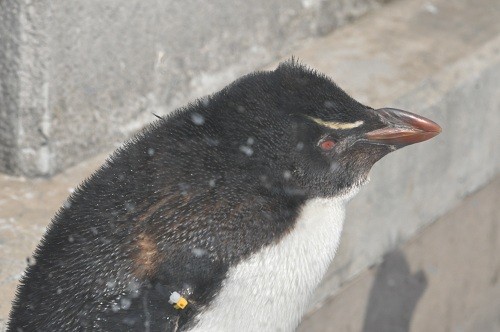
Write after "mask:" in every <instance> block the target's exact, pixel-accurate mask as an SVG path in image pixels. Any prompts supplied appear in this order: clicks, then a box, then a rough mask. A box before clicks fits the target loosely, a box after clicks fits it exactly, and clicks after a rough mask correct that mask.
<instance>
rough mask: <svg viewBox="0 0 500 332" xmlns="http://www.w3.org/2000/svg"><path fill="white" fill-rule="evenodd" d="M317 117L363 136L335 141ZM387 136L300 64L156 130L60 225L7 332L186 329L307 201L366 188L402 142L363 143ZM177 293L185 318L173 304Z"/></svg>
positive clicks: (67, 210) (120, 158)
mask: <svg viewBox="0 0 500 332" xmlns="http://www.w3.org/2000/svg"><path fill="white" fill-rule="evenodd" d="M311 118H316V119H321V120H323V121H335V122H342V123H354V122H356V121H363V123H364V125H363V126H359V127H355V128H352V129H348V130H332V129H330V128H327V127H325V126H321V125H318V123H316V122H314V121H311ZM386 126H387V123H386V122H385V121H384V119H383V118H381V117H380V116H379V115H378V114H377V113H376V112H375V111H374V110H373V109H371V108H369V107H366V106H364V105H362V104H360V103H358V102H356V101H355V100H354V99H352V98H351V97H349V96H348V95H347V94H346V93H345V92H343V91H342V90H341V89H340V88H338V87H337V86H336V85H335V84H334V83H333V82H332V81H331V80H329V79H328V78H326V77H324V76H322V75H320V74H318V73H316V72H314V71H312V70H309V69H307V68H305V67H304V66H301V65H299V64H297V63H296V62H294V61H289V62H286V63H283V64H281V65H280V66H279V67H278V68H277V69H276V70H275V71H272V72H257V73H253V74H250V75H248V76H245V77H243V78H241V79H239V80H237V81H236V82H234V83H232V84H231V85H229V86H228V87H226V88H224V89H223V90H221V91H220V92H218V93H216V94H214V95H212V96H209V97H206V98H203V99H200V100H199V101H197V102H195V103H193V104H191V105H188V106H187V107H185V108H182V109H179V110H177V111H175V112H174V113H172V114H171V115H169V116H167V117H165V118H161V119H159V120H157V121H156V122H154V123H153V124H152V125H150V126H149V127H148V128H146V129H145V130H144V131H143V132H141V133H140V134H139V135H137V136H136V137H135V138H133V139H132V140H131V141H129V142H128V143H127V144H125V145H124V146H123V147H122V148H120V149H118V151H116V152H115V153H114V154H113V155H112V156H111V157H110V158H109V159H108V161H107V162H106V163H105V164H104V165H103V166H102V167H101V168H100V169H99V170H98V171H96V172H95V173H94V174H93V175H92V176H91V177H90V178H89V179H87V180H86V181H84V183H83V184H82V185H81V186H80V187H79V188H77V189H76V190H75V192H74V193H73V194H72V195H71V196H70V197H69V199H68V201H67V203H66V204H65V205H64V206H63V207H62V208H61V209H60V210H59V212H58V213H57V215H56V216H55V217H54V219H53V221H52V224H51V225H50V227H49V229H48V230H47V232H46V234H45V236H44V238H43V240H42V242H41V244H40V245H39V246H38V248H37V250H36V252H35V254H34V260H35V261H34V263H33V264H32V265H30V266H29V267H28V269H27V271H26V274H25V276H24V277H23V279H22V282H21V286H20V287H19V289H18V296H17V298H16V300H15V302H14V305H13V309H12V311H11V315H10V322H9V329H8V330H9V331H16V328H21V329H23V330H24V331H62V330H64V331H77V330H103V331H127V330H137V331H143V330H150V331H164V330H169V331H170V330H186V329H188V328H189V327H190V326H192V325H193V324H195V323H196V322H195V321H194V320H193V318H194V317H195V315H196V314H197V313H199V312H201V311H203V310H204V308H206V307H207V306H209V305H210V303H211V301H212V300H213V298H214V296H216V295H217V292H218V290H219V289H220V287H221V284H222V281H223V280H224V278H225V276H226V273H227V271H228V269H229V268H230V267H231V266H234V265H235V264H237V263H238V262H239V261H241V260H242V259H244V258H246V257H248V256H249V255H251V254H252V253H254V252H256V251H258V250H259V249H261V248H262V247H264V246H267V245H269V244H271V243H275V242H276V241H279V239H280V238H281V237H282V236H285V235H286V234H287V232H289V231H290V230H291V229H293V227H294V221H295V218H296V217H297V215H298V213H299V210H300V207H301V206H302V204H303V203H304V202H305V201H306V200H307V199H309V198H311V197H328V196H335V195H339V194H341V193H343V192H345V191H347V190H349V189H350V188H351V187H352V186H354V185H358V184H359V183H361V182H363V181H364V180H365V178H366V176H367V173H368V171H369V170H370V168H371V166H372V165H373V164H374V163H375V162H376V161H377V160H379V159H380V158H381V157H383V156H384V155H385V154H387V153H388V152H390V151H392V150H394V145H388V144H380V142H379V143H377V144H373V142H370V141H368V140H366V139H365V138H364V135H365V134H366V133H367V132H373V131H375V130H378V129H381V128H384V127H386ZM325 140H326V141H331V142H333V143H332V144H333V147H330V146H326V145H325V146H324V147H325V148H322V145H321V142H324V141H325ZM174 291H177V292H179V293H181V294H182V295H183V296H185V297H186V298H188V300H189V305H188V306H187V308H186V309H184V310H177V309H175V308H173V307H172V305H171V304H169V303H168V299H169V296H170V294H171V293H172V292H174Z"/></svg>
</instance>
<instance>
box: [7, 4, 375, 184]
mask: <svg viewBox="0 0 500 332" xmlns="http://www.w3.org/2000/svg"><path fill="white" fill-rule="evenodd" d="M379 2H385V0H349V1H342V0H332V1H321V0H300V1H299V0H287V1H267V0H258V1H243V0H239V1H228V0H216V1H194V0H189V1H180V2H179V1H173V0H172V1H170V0H169V1H159V0H146V1H144V0H141V1H139V0H133V1H126V2H124V1H117V0H106V1H96V0H92V1H83V2H82V1H80V2H68V1H48V0H41V1H33V2H31V1H29V0H22V1H14V0H7V1H2V3H1V4H0V6H1V7H0V8H1V12H0V15H1V17H0V19H1V22H0V76H1V77H2V84H1V86H2V88H1V89H2V90H1V94H0V96H1V98H2V101H0V120H1V127H0V128H1V129H2V132H1V133H0V135H1V136H0V171H3V172H7V173H10V174H16V175H26V176H43V175H51V174H54V173H56V172H58V171H60V170H62V169H65V168H66V167H68V166H69V165H72V164H74V163H76V162H78V161H80V160H82V159H83V158H86V157H89V156H91V155H94V154H95V153H97V152H99V151H103V150H104V149H109V148H110V147H111V146H113V144H118V143H119V142H121V141H122V140H124V139H125V138H127V137H129V136H130V135H131V134H132V133H133V132H134V131H136V130H138V129H140V128H141V127H142V126H143V125H144V124H145V123H148V122H150V121H151V120H152V119H153V117H152V115H151V113H152V112H154V113H159V114H164V113H167V112H169V111H172V110H173V109H174V108H176V107H179V106H181V105H183V104H185V103H186V102H188V101H190V100H193V99H194V98H197V97H201V96H203V95H204V94H207V93H209V92H213V91H215V90H217V89H219V88H221V87H222V86H224V85H226V84H227V83H229V82H230V81H232V80H233V79H235V78H236V77H238V76H240V75H241V74H243V73H247V72H248V71H252V70H254V69H256V68H258V67H260V66H263V65H265V64H267V63H269V62H270V61H272V60H274V59H276V58H278V57H280V56H282V55H284V54H287V53H289V52H290V51H291V50H292V49H294V48H295V47H297V46H298V45H300V44H301V43H302V42H303V41H305V40H306V39H308V38H309V37H314V36H318V35H322V34H325V33H327V32H330V31H331V30H332V29H333V28H335V27H337V26H339V25H341V24H343V23H344V22H346V21H348V20H350V19H351V18H353V17H357V16H360V15H361V14H363V13H364V12H366V11H367V10H369V9H370V8H372V7H374V6H377V4H378V3H379Z"/></svg>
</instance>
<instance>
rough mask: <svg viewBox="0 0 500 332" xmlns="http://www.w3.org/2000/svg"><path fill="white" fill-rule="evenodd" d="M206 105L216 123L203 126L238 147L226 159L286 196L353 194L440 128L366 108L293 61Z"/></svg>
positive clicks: (251, 77) (245, 80)
mask: <svg viewBox="0 0 500 332" xmlns="http://www.w3.org/2000/svg"><path fill="white" fill-rule="evenodd" d="M204 105H205V106H204V107H203V108H204V109H205V110H206V112H207V114H203V116H204V115H207V120H210V119H211V120H213V121H208V122H207V123H206V124H205V125H209V126H210V122H213V125H214V127H213V128H209V129H206V130H207V131H209V132H218V135H219V137H218V138H217V139H216V141H217V142H219V141H220V142H223V144H222V145H224V146H225V148H226V149H227V147H228V146H230V147H232V150H233V154H232V155H231V153H229V154H228V152H227V151H228V150H225V152H224V153H223V154H224V157H223V159H224V162H225V163H228V164H231V163H233V164H234V165H232V166H235V167H232V169H238V170H239V171H241V172H244V173H247V174H254V175H256V176H255V178H254V179H252V180H250V181H257V182H260V185H262V186H263V187H264V188H268V189H269V190H276V191H277V192H279V193H281V194H286V195H302V196H307V197H331V196H339V195H343V194H347V193H348V192H350V191H351V190H352V189H353V188H355V187H358V186H360V185H361V184H363V183H364V182H365V181H366V179H367V176H368V173H369V171H370V169H371V167H372V166H373V165H374V164H375V163H376V162H377V161H378V160H380V159H381V158H382V157H383V156H385V155H386V154H388V153H389V152H391V151H394V150H397V149H399V148H401V147H404V146H407V145H410V144H413V143H417V142H421V141H424V140H427V139H429V138H432V137H434V136H435V135H437V134H439V132H440V131H441V128H440V127H439V126H438V125H437V124H436V123H434V122H432V121H431V120H428V119H426V118H423V117H421V116H417V115H415V114H412V113H409V112H405V111H402V110H397V109H390V108H383V109H378V110H375V109H373V108H371V107H368V106H365V105H363V104H361V103H359V102H357V101H356V100H354V99H353V98H351V97H350V96H349V95H348V94H347V93H345V92H344V91H343V90H342V89H340V88H339V87H338V86H337V85H336V84H335V83H334V82H333V81H332V80H330V79H329V78H328V77H326V76H324V75H321V74H318V73H317V72H315V71H314V70H311V69H309V68H307V67H305V66H303V65H301V64H297V62H296V61H294V60H291V61H288V62H285V63H282V64H281V65H280V66H279V67H278V68H277V69H276V70H274V71H271V72H257V73H253V74H250V75H247V76H244V77H243V78H241V79H239V80H237V81H235V82H234V83H232V84H231V85H229V86H228V87H226V88H225V89H223V90H222V91H220V92H219V93H217V94H215V95H214V96H212V97H210V98H209V100H208V101H205V103H204ZM191 117H192V115H191ZM224 142H225V143H224ZM229 150H231V149H229ZM234 155H236V158H234Z"/></svg>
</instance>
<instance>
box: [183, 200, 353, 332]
mask: <svg viewBox="0 0 500 332" xmlns="http://www.w3.org/2000/svg"><path fill="white" fill-rule="evenodd" d="M345 203H346V197H344V198H341V199H325V198H321V199H319V198H317V199H314V200H310V201H308V202H307V203H306V204H305V205H304V207H303V208H302V211H301V213H300V217H299V220H298V222H297V224H296V226H295V227H294V229H293V230H292V231H291V232H290V233H288V234H286V235H285V236H284V237H283V238H282V239H281V240H280V241H278V242H277V243H276V244H272V245H270V246H268V247H266V248H263V249H262V250H260V251H259V252H257V253H256V254H254V255H252V256H251V257H249V258H248V259H247V260H245V261H242V262H240V263H239V264H238V265H236V266H235V267H233V268H231V269H230V270H229V272H228V276H227V279H226V280H225V281H224V283H223V285H222V289H221V291H220V293H219V295H218V296H217V297H216V298H215V299H214V301H213V303H212V304H211V305H210V307H209V308H207V310H206V311H204V312H202V313H200V315H199V317H197V319H198V324H197V325H196V326H194V328H193V329H192V330H190V331H192V332H195V331H196V332H198V331H204V332H206V331H218V332H220V331H291V330H293V329H294V328H295V327H296V326H297V325H298V323H299V321H300V319H301V317H302V315H303V313H304V310H305V309H306V307H307V305H308V303H309V300H310V296H311V294H312V292H313V290H314V289H315V288H316V286H317V285H318V283H319V282H320V281H321V278H322V277H323V275H324V274H325V272H326V269H327V268H328V265H329V264H330V262H331V261H332V259H333V257H334V255H335V251H336V249H337V247H338V244H339V240H340V234H341V231H342V226H343V221H344V204H345Z"/></svg>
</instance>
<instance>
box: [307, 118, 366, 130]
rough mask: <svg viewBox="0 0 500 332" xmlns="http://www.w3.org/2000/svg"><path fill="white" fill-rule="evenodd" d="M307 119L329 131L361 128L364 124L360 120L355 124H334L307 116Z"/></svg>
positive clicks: (333, 122)
mask: <svg viewBox="0 0 500 332" xmlns="http://www.w3.org/2000/svg"><path fill="white" fill-rule="evenodd" d="M307 117H308V118H309V119H311V120H313V121H314V122H316V123H317V124H319V125H321V126H324V127H327V128H331V129H353V128H357V127H359V126H361V125H362V124H363V123H364V122H363V121H362V120H358V121H356V122H335V121H325V120H321V119H318V118H313V117H312V116H307Z"/></svg>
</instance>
